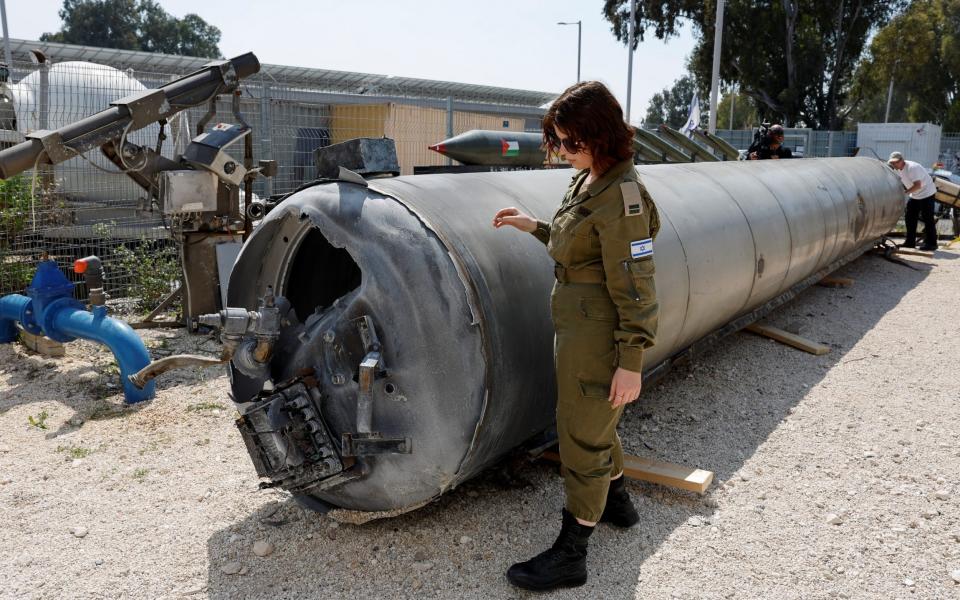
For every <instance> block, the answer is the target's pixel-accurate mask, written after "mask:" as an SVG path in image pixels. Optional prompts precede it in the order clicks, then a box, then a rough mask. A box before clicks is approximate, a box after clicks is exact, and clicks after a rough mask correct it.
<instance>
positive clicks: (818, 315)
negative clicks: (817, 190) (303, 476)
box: [0, 250, 960, 599]
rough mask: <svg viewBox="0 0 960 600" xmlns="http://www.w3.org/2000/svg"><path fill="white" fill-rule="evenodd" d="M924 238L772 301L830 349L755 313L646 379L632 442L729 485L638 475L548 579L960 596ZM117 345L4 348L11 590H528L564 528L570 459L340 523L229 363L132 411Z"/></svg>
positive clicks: (0, 471)
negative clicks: (583, 568) (257, 416)
mask: <svg viewBox="0 0 960 600" xmlns="http://www.w3.org/2000/svg"><path fill="white" fill-rule="evenodd" d="M909 259H910V261H911V262H912V263H913V264H915V265H916V266H917V268H918V270H910V269H907V268H905V267H903V266H900V265H896V264H893V263H890V262H887V261H884V260H881V259H879V258H876V257H872V256H866V257H863V258H861V259H859V260H857V261H855V262H854V263H852V264H850V265H848V266H847V267H845V268H844V269H843V270H842V271H840V272H839V273H838V274H837V275H840V276H845V277H851V278H853V279H855V280H856V283H855V284H854V286H853V287H851V288H848V289H826V288H819V287H818V288H813V289H811V290H809V291H807V292H805V293H804V294H803V295H801V296H800V297H799V298H798V299H796V300H795V301H793V302H792V303H790V304H788V305H787V306H785V307H783V308H782V309H781V310H780V311H779V312H777V313H776V314H775V315H773V316H771V317H770V318H769V319H768V322H770V323H772V324H774V325H780V326H788V327H792V328H797V327H799V328H800V331H801V333H802V334H803V335H805V336H806V337H809V338H811V339H814V340H817V341H821V342H823V343H826V344H829V345H830V346H831V348H832V351H831V352H830V353H829V354H827V355H824V356H819V357H816V356H812V355H808V354H804V353H801V352H799V351H797V350H793V349H790V348H787V347H784V346H782V345H780V344H777V343H774V342H771V341H769V340H766V339H763V338H760V337H757V336H754V335H751V334H746V333H739V334H736V335H733V336H731V337H729V338H727V339H726V340H724V341H723V342H721V343H720V344H718V345H717V346H716V347H715V349H713V351H712V352H710V353H709V354H707V355H706V356H704V357H702V358H701V359H700V360H699V361H698V362H697V363H696V364H693V365H691V366H689V367H687V368H683V369H680V370H677V371H674V372H673V373H672V374H670V375H669V376H668V377H667V378H666V379H665V380H663V381H661V382H660V383H659V384H658V385H656V386H654V387H653V388H652V389H649V390H645V392H644V394H643V397H642V400H641V401H640V402H638V403H636V404H634V405H631V406H630V407H629V408H628V409H627V411H626V412H625V416H624V419H623V423H622V425H621V435H622V436H623V441H624V445H625V447H626V449H627V451H628V452H631V453H633V454H639V455H643V456H653V457H657V458H660V459H663V460H669V461H673V462H678V463H684V464H689V465H696V466H699V467H702V468H706V469H711V470H713V471H715V472H716V481H717V483H716V484H715V485H714V487H713V488H712V489H711V490H710V492H709V493H708V494H707V495H706V496H705V497H702V498H701V497H698V496H695V495H693V494H689V493H685V492H677V491H673V490H669V489H666V488H661V487H658V486H654V485H646V484H640V483H631V484H630V488H631V490H632V492H633V494H634V497H635V499H636V503H637V505H638V508H639V510H640V512H641V515H642V518H643V521H642V527H641V528H640V529H639V530H636V531H625V532H624V531H615V530H612V529H610V528H609V527H606V526H603V527H600V528H599V530H598V531H597V532H596V533H595V534H594V536H593V538H592V540H591V549H590V557H589V568H590V581H589V583H588V584H587V586H586V587H585V588H580V589H578V590H568V591H564V592H560V593H557V594H555V595H554V597H557V598H601V597H602V598H737V599H740V598H765V599H767V598H777V599H781V598H783V599H789V598H883V599H887V598H958V597H960V583H957V580H960V480H958V474H960V443H958V442H960V439H958V431H960V411H958V410H957V407H956V403H957V401H958V399H960V398H958V396H960V394H958V390H960V369H958V367H957V364H956V347H957V346H956V344H957V340H960V319H958V317H957V310H956V306H955V303H956V301H957V297H958V289H960V260H958V259H960V251H952V250H947V251H941V252H939V253H938V254H937V255H936V257H935V258H934V259H927V258H920V257H910V258H909ZM145 337H146V339H147V341H148V345H150V346H151V347H152V348H154V349H155V352H157V353H163V352H170V351H189V352H197V351H207V352H211V353H213V352H215V351H216V344H215V343H213V342H212V341H209V340H206V339H205V338H202V337H196V336H185V335H184V334H182V333H176V332H149V333H146V334H145ZM111 363H112V357H111V356H110V355H109V354H107V353H105V352H103V351H101V350H100V349H98V348H97V347H95V346H93V345H90V344H86V343H79V342H78V343H74V344H70V345H68V347H67V357H66V358H61V359H46V358H42V357H39V356H37V355H32V354H29V353H27V352H26V351H25V350H24V349H23V348H22V347H20V346H19V345H8V346H3V347H0V365H2V367H0V431H2V432H3V433H2V437H0V519H2V522H3V523H4V525H3V530H2V531H3V536H2V543H0V580H2V581H3V582H4V584H3V586H2V587H0V596H2V597H10V598H61V597H63V598H101V597H111V598H112V597H118V598H204V597H209V598H307V597H311V598H320V597H323V598H346V597H358V594H359V595H360V597H371V598H398V597H411V598H413V597H416V598H420V597H438V598H456V597H465V598H519V597H527V596H528V594H523V593H520V592H518V591H516V590H514V589H512V588H511V587H510V586H509V584H508V583H507V582H506V580H505V578H504V576H503V572H504V570H505V569H506V568H507V567H508V566H509V565H510V564H511V563H512V562H514V561H516V560H518V559H525V558H528V557H529V556H531V555H532V554H535V553H536V552H539V551H540V550H542V549H543V548H544V547H546V546H547V545H549V544H550V543H551V542H552V540H553V538H554V536H555V535H556V531H557V527H558V525H559V511H560V508H561V506H562V494H561V492H562V490H561V481H560V479H559V477H558V476H557V472H556V468H555V466H553V465H550V464H546V463H535V464H523V465H521V466H520V467H519V468H512V469H505V468H495V469H491V470H490V471H488V472H487V473H485V474H484V475H482V476H481V477H479V478H478V479H475V480H473V481H471V482H468V483H467V484H465V485H463V486H461V487H460V488H458V489H457V490H455V491H453V492H452V493H450V494H448V495H446V496H444V497H443V498H441V499H440V500H439V501H437V502H435V503H433V504H431V505H429V506H427V507H425V508H423V509H421V510H418V511H415V512H413V513H411V514H407V515H403V516H400V517H397V518H393V519H385V520H380V521H375V522H372V523H368V524H366V525H362V526H355V525H348V524H341V523H338V522H337V521H334V520H333V519H331V518H330V517H324V516H319V515H316V514H313V513H308V512H305V511H304V510H302V509H300V508H299V507H298V506H297V505H296V504H295V503H294V502H292V501H291V500H290V499H289V498H288V497H287V496H286V495H285V494H284V493H282V492H278V491H259V490H257V486H256V484H257V481H256V479H255V476H254V471H253V467H252V465H251V463H250V460H249V458H248V456H247V453H246V450H245V449H244V445H243V442H242V441H241V439H240V436H239V434H238V433H237V432H236V430H235V428H234V426H233V422H232V421H233V411H232V409H231V408H230V406H229V401H228V400H227V396H226V390H227V382H226V379H225V377H224V376H223V375H221V372H220V371H219V370H217V369H211V370H207V371H193V372H184V373H182V374H177V375H174V374H168V375H166V376H163V377H162V378H161V380H160V383H159V393H158V396H157V399H156V400H155V401H153V402H151V403H148V404H147V405H145V406H143V407H138V408H126V407H124V406H123V404H122V396H121V395H120V394H119V393H118V391H119V390H118V388H116V387H111V386H112V385H115V382H116V381H117V379H116V374H115V367H112V366H111ZM31 422H33V423H35V424H36V425H34V424H31ZM37 425H42V427H39V426H37ZM261 555H263V556H261Z"/></svg>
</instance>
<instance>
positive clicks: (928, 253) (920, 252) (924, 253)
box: [896, 248, 933, 258]
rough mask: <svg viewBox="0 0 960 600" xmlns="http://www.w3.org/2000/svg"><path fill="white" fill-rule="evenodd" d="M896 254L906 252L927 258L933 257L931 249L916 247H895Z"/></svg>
mask: <svg viewBox="0 0 960 600" xmlns="http://www.w3.org/2000/svg"><path fill="white" fill-rule="evenodd" d="M896 253H897V254H907V255H909V256H926V257H927V258H933V251H932V250H930V251H927V250H917V249H916V248H897V251H896Z"/></svg>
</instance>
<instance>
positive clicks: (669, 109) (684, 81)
mask: <svg viewBox="0 0 960 600" xmlns="http://www.w3.org/2000/svg"><path fill="white" fill-rule="evenodd" d="M695 91H697V88H696V84H695V82H694V80H693V78H692V77H690V76H689V75H684V76H683V77H681V78H680V79H677V80H676V81H674V82H673V86H671V87H669V88H664V89H663V90H662V91H660V92H657V93H656V94H654V95H653V98H651V99H650V104H648V105H647V115H646V116H645V117H644V118H643V124H644V126H645V127H652V126H656V125H660V124H661V123H665V124H667V125H669V126H670V127H673V128H674V129H678V128H680V127H683V125H684V124H685V123H686V122H687V115H688V114H689V113H690V101H691V100H693V93H694V92H695ZM701 97H703V95H702V94H701Z"/></svg>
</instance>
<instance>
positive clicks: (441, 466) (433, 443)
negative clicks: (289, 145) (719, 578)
mask: <svg viewBox="0 0 960 600" xmlns="http://www.w3.org/2000/svg"><path fill="white" fill-rule="evenodd" d="M771 163H773V164H771ZM776 163H780V164H776ZM639 170H640V172H641V175H642V176H643V179H644V182H645V184H646V186H647V188H648V190H649V191H650V193H651V195H652V196H653V198H654V200H655V201H656V202H657V206H658V208H659V210H660V216H661V221H662V228H661V231H660V235H659V237H658V238H657V241H656V246H657V247H656V255H655V260H656V265H657V274H656V280H657V281H656V283H657V293H658V299H659V302H660V306H661V319H660V332H659V336H658V342H657V345H656V346H655V347H654V348H652V349H651V350H650V351H649V352H648V357H647V361H646V362H647V364H648V365H649V370H648V372H647V376H651V375H655V374H658V373H660V372H662V369H663V368H666V366H669V365H670V364H672V363H671V361H673V360H677V361H679V360H683V359H684V357H688V356H690V355H692V354H693V353H696V352H698V351H699V350H700V348H702V346H703V345H704V344H706V343H708V342H709V341H711V340H714V339H717V338H718V337H720V336H721V335H724V334H726V333H729V332H731V331H734V330H736V329H737V328H739V327H741V326H742V325H745V324H747V322H749V321H750V320H752V319H754V318H756V316H757V315H759V314H761V313H763V312H764V311H769V310H771V309H772V308H773V307H775V306H778V305H780V304H782V303H783V302H785V301H787V300H789V299H790V298H792V297H793V296H794V295H795V294H796V293H797V292H798V291H799V290H801V289H803V288H805V287H806V286H807V285H809V284H810V283H811V282H813V281H815V280H816V279H817V278H819V277H820V276H821V275H822V274H825V273H826V272H829V270H831V269H833V268H835V267H836V266H837V265H839V264H842V263H843V262H845V261H847V260H851V259H852V258H853V257H855V256H858V255H859V254H860V253H862V252H863V250H864V249H866V248H868V247H869V246H870V244H871V243H872V241H873V240H875V239H878V238H879V237H880V236H882V235H883V234H884V233H885V232H886V231H887V230H888V229H889V227H890V226H891V225H892V224H893V223H895V222H896V219H897V217H898V216H899V214H900V212H901V210H902V194H901V190H900V185H899V182H898V181H897V180H896V177H895V176H893V174H892V173H891V172H890V170H889V169H887V168H886V167H885V166H884V165H883V164H882V163H881V162H879V161H874V160H869V159H826V160H813V159H809V160H803V161H763V162H761V163H739V162H738V163H733V162H729V163H701V164H682V165H658V166H648V167H639ZM571 174H572V173H571V172H569V171H566V172H565V171H557V170H553V171H530V172H515V173H478V174H457V175H429V176H415V177H400V178H395V179H380V180H371V181H365V182H362V183H353V182H348V181H335V182H330V181H326V182H322V183H318V184H316V185H314V186H311V187H306V188H304V189H301V190H299V191H298V192H297V193H295V194H293V195H291V196H290V197H288V198H287V199H286V200H284V201H283V202H282V203H280V204H278V205H277V208H276V209H274V210H273V211H271V212H270V214H269V215H268V216H267V217H266V218H265V219H264V221H263V223H262V225H261V227H260V228H259V229H258V230H257V231H256V233H255V234H254V235H253V236H252V237H251V238H250V239H249V240H248V241H247V243H246V244H245V245H244V248H243V250H242V252H241V254H240V256H239V258H238V260H237V264H236V266H235V268H234V270H233V274H232V275H231V282H230V286H229V290H228V304H229V306H230V307H235V308H243V309H246V310H254V308H255V307H257V306H258V300H259V297H260V296H261V295H263V294H264V293H265V291H266V290H267V289H269V288H270V287H272V288H273V289H274V290H275V292H276V294H277V296H278V298H279V297H284V298H286V299H288V300H289V304H285V305H284V307H283V308H282V310H281V314H280V323H281V324H280V330H279V334H278V337H277V340H276V343H275V345H274V348H273V354H272V357H271V360H270V362H269V365H268V367H267V368H266V369H264V372H263V373H261V374H254V375H255V376H251V374H250V373H247V374H244V373H243V372H241V371H240V370H238V369H236V368H233V369H232V370H231V378H232V379H231V383H232V392H233V397H234V399H235V401H236V402H237V405H238V409H239V410H240V412H241V414H243V415H244V418H245V419H247V421H246V422H245V423H246V424H245V425H244V426H245V427H246V429H245V430H243V431H244V437H245V440H247V443H248V449H249V450H250V453H251V456H253V457H254V462H255V464H256V465H257V472H258V474H259V475H261V476H262V477H266V478H269V479H270V480H271V482H269V483H266V484H265V485H279V486H281V487H284V488H285V489H289V490H291V491H292V492H294V493H295V494H296V495H297V497H298V500H300V501H301V502H303V503H305V504H306V505H310V506H312V507H315V508H318V509H324V510H325V509H326V508H328V507H330V506H337V507H343V508H348V509H354V510H360V511H397V510H404V509H409V508H413V507H417V506H421V505H423V503H425V502H427V501H429V500H430V499H431V498H434V497H436V496H438V495H439V494H441V493H443V492H444V491H445V490H447V489H449V488H451V487H453V486H455V485H457V484H458V483H460V482H462V481H463V480H465V479H467V478H469V477H470V476H472V475H474V474H476V473H477V472H479V471H480V470H481V469H483V468H484V467H485V466H487V465H489V464H491V463H492V462H493V461H495V460H497V459H498V458H500V457H501V456H503V455H504V454H505V453H506V452H508V451H509V450H510V449H512V448H514V447H516V446H517V445H519V444H521V443H522V442H524V441H525V440H527V439H529V438H530V437H531V436H533V435H535V434H537V433H538V432H540V431H543V430H544V429H546V428H547V427H549V426H550V425H551V423H552V421H553V415H554V375H553V364H552V344H551V338H552V333H553V330H552V326H551V323H550V318H549V314H550V311H549V295H550V288H551V286H552V284H553V276H552V273H553V271H552V266H553V265H552V261H551V260H550V258H549V256H548V255H547V254H546V252H545V251H544V248H543V245H542V244H540V243H539V242H537V241H536V240H535V239H534V238H533V237H532V236H529V235H525V234H521V233H519V232H514V231H497V230H494V229H493V228H492V227H491V226H490V218H491V215H493V214H494V212H495V211H496V210H497V209H498V208H501V207H504V206H511V205H512V206H517V207H519V208H521V209H522V210H525V211H527V212H529V213H531V214H533V215H536V216H537V217H539V218H542V219H549V218H550V217H551V216H552V215H553V212H554V211H555V209H556V206H557V204H558V201H559V198H560V197H561V196H562V194H563V191H564V190H565V189H566V186H567V184H568V182H569V177H570V175H571ZM701 340H705V341H703V342H701ZM660 365H664V367H660ZM305 370H309V371H310V372H312V373H314V374H315V375H314V379H313V381H315V386H314V387H312V388H311V387H310V386H309V385H308V384H306V383H305V382H303V381H302V380H300V379H298V378H301V377H303V373H304V372H305ZM278 382H280V383H278ZM297 382H301V383H297ZM297 385H304V386H306V387H307V388H308V389H309V390H310V394H309V400H310V404H309V407H310V408H311V410H312V411H313V412H312V413H311V414H313V415H316V418H317V419H319V421H320V422H321V423H322V425H323V428H324V429H323V431H324V432H326V433H327V437H326V438H324V441H322V442H318V441H316V440H314V438H312V437H310V436H308V435H306V434H305V433H304V431H306V430H308V429H309V428H308V426H306V425H304V424H305V423H307V420H306V419H301V418H299V417H297V416H296V415H297V414H299V413H297V411H299V410H302V409H301V408H300V407H298V406H296V403H295V402H294V401H293V400H292V399H291V397H290V394H293V396H294V397H296V398H299V397H302V396H303V394H302V393H300V394H299V395H298V394H295V393H294V392H292V391H291V392H288V391H287V390H296V389H299V388H297ZM278 390H280V391H279V392H278ZM278 394H280V395H279V396H278ZM276 406H282V407H284V408H283V410H286V411H288V412H290V411H292V414H293V415H294V416H291V417H290V418H289V422H287V423H286V424H285V427H286V428H287V429H284V430H283V433H282V434H278V433H269V434H268V433H267V432H268V431H271V430H269V429H263V428H262V427H273V426H274V424H273V423H271V422H270V418H271V410H274V411H276V410H280V409H276V408H271V407H276ZM291 407H292V408H291ZM257 420H259V423H258V422H255V421H257ZM305 428H306V429H305ZM277 435H280V436H281V437H279V438H277V437H276V436H277ZM271 436H272V437H271ZM308 442H309V443H308ZM311 444H312V445H311ZM287 448H297V449H299V452H300V456H301V457H303V458H302V460H300V458H295V459H293V460H292V463H291V459H290V457H289V456H288V454H287ZM311 448H312V449H313V451H314V452H319V451H320V450H318V449H321V448H322V449H323V452H324V453H326V454H324V458H322V459H320V458H317V459H314V458H309V457H308V455H309V450H310V449H311ZM330 452H332V455H333V456H334V457H335V458H336V459H337V460H338V461H339V464H340V467H339V469H340V470H339V471H338V470H337V467H336V466H335V464H336V463H334V467H330V466H328V465H326V463H325V462H324V460H326V456H327V454H329V453H330ZM309 456H314V455H309ZM316 456H319V454H317V455H316ZM298 461H299V462H298ZM312 461H314V462H312Z"/></svg>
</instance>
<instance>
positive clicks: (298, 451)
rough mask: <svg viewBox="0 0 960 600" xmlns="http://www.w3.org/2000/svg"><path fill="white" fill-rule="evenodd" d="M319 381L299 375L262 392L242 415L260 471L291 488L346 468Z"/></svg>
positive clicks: (303, 486)
mask: <svg viewBox="0 0 960 600" xmlns="http://www.w3.org/2000/svg"><path fill="white" fill-rule="evenodd" d="M315 383H316V382H315V380H313V378H312V377H300V378H297V379H296V380H294V381H292V382H289V383H288V384H286V385H285V386H284V387H282V388H278V389H275V390H273V391H272V392H267V393H264V394H261V396H260V397H259V398H258V399H257V400H256V401H255V402H253V403H251V404H250V405H249V406H248V407H247V408H246V410H244V412H243V414H242V415H241V416H240V418H239V419H237V428H238V429H240V435H241V436H242V437H243V441H244V443H245V444H246V446H247V451H248V452H249V453H250V457H251V458H252V459H253V465H254V467H255V468H256V469H257V475H258V476H259V477H265V478H269V479H271V480H272V481H273V482H274V483H275V484H276V485H279V486H282V487H283V488H285V489H288V490H290V491H291V492H298V491H301V490H306V489H309V488H311V487H312V486H314V485H316V484H317V483H318V482H320V481H322V480H325V479H328V478H330V477H332V476H334V475H337V474H339V473H340V472H342V471H343V468H344V467H343V463H342V462H341V460H340V456H339V454H338V453H337V449H336V446H335V444H334V442H333V438H332V437H331V435H330V432H329V431H328V430H327V426H326V423H325V422H324V419H323V413H322V411H321V407H320V403H319V402H318V401H317V398H319V394H316V393H315V391H316V388H315Z"/></svg>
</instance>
